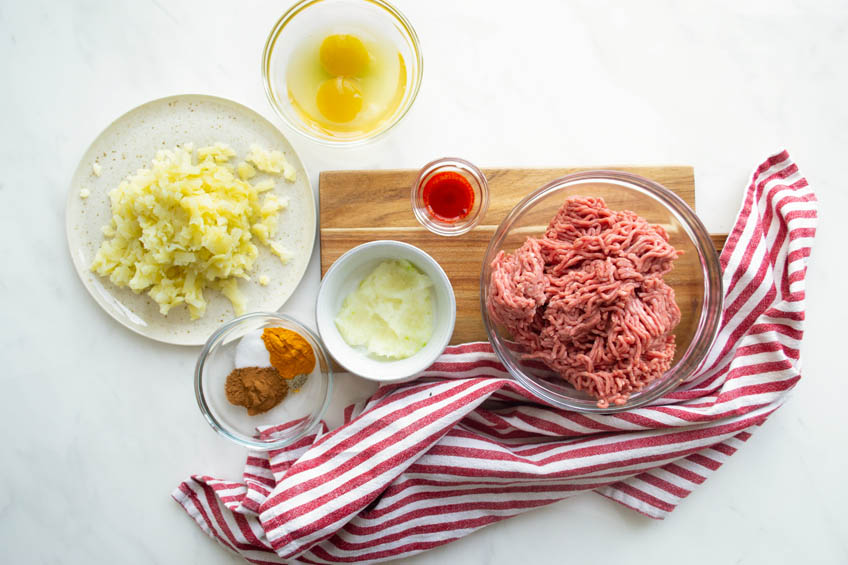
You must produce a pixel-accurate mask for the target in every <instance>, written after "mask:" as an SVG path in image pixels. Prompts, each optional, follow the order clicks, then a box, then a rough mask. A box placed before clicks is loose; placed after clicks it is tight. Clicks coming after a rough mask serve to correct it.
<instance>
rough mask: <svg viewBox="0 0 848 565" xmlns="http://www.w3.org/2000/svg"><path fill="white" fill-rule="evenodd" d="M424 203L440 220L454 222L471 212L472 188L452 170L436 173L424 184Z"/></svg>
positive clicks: (472, 204)
mask: <svg viewBox="0 0 848 565" xmlns="http://www.w3.org/2000/svg"><path fill="white" fill-rule="evenodd" d="M423 198H424V205H425V206H426V207H427V210H428V211H429V212H430V214H431V215H432V216H433V217H434V218H436V219H437V220H440V221H442V222H449V223H452V222H456V221H459V220H461V219H463V218H464V217H466V216H467V215H468V214H470V213H471V209H472V208H473V207H474V188H473V187H472V186H471V183H470V182H468V179H466V178H465V177H464V176H462V175H461V174H459V173H456V172H453V171H445V172H442V173H436V174H435V175H433V176H432V177H430V178H429V179H428V180H427V183H426V184H425V185H424V192H423Z"/></svg>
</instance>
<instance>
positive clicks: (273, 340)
mask: <svg viewBox="0 0 848 565" xmlns="http://www.w3.org/2000/svg"><path fill="white" fill-rule="evenodd" d="M262 341H263V343H265V349H267V350H268V353H270V354H271V365H273V366H274V368H275V369H277V371H278V372H279V373H280V375H281V376H282V377H283V378H284V379H293V378H294V377H295V376H297V375H302V374H309V373H311V372H312V370H313V369H314V368H315V352H314V351H312V346H310V345H309V342H307V341H306V340H305V339H304V338H303V336H302V335H300V334H299V333H297V332H293V331H291V330H287V329H285V328H265V329H264V330H263V331H262Z"/></svg>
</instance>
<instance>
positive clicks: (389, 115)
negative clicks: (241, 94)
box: [262, 0, 423, 146]
mask: <svg viewBox="0 0 848 565" xmlns="http://www.w3.org/2000/svg"><path fill="white" fill-rule="evenodd" d="M422 72H423V59H422V56H421V47H420V45H419V41H418V36H417V35H416V33H415V30H414V29H413V28H412V25H411V24H410V23H409V21H408V20H407V19H406V17H404V15H403V14H401V13H400V12H399V11H398V10H397V9H396V8H395V7H394V6H392V5H391V4H389V3H387V2H384V1H383V0H302V1H301V2H298V3H297V4H295V5H294V6H292V7H291V8H290V9H289V10H288V11H287V12H286V13H285V14H283V16H282V17H281V18H280V19H279V21H278V22H277V23H276V25H275V26H274V28H273V29H272V30H271V33H270V35H269V36H268V40H267V42H266V43H265V50H264V53H263V57H262V76H263V79H264V83H265V92H266V94H267V96H268V100H269V101H270V103H271V106H272V107H273V108H274V110H275V111H276V112H277V114H279V116H280V117H281V118H282V119H283V120H284V121H285V122H286V123H287V124H288V125H289V126H290V127H292V128H293V129H295V130H296V131H298V132H300V133H302V134H304V135H306V136H307V137H308V138H310V139H312V140H314V141H318V142H321V143H324V144H328V145H346V146H349V145H356V144H360V143H365V142H367V141H370V140H373V139H374V138H376V137H378V136H379V135H381V134H383V133H385V132H386V131H388V130H389V129H390V128H391V127H392V126H394V125H395V124H396V123H397V122H398V121H400V119H401V118H402V117H403V116H404V115H405V114H406V113H407V112H408V111H409V109H410V107H411V106H412V103H413V101H414V100H415V97H416V96H417V94H418V89H419V87H420V86H421V78H422Z"/></svg>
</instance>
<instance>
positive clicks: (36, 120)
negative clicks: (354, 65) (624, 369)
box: [0, 0, 848, 564]
mask: <svg viewBox="0 0 848 565" xmlns="http://www.w3.org/2000/svg"><path fill="white" fill-rule="evenodd" d="M398 3H399V4H400V8H401V9H402V10H403V11H404V12H405V13H406V14H407V15H408V17H409V18H410V19H411V20H412V22H414V25H415V26H416V28H417V30H418V32H419V34H420V36H421V39H422V42H423V49H424V54H425V78H424V85H423V88H422V90H421V93H420V96H419V99H418V101H417V103H416V105H415V107H414V108H413V110H412V112H411V114H410V115H409V116H408V117H407V119H406V120H405V121H404V122H403V123H402V124H401V125H400V126H399V127H398V128H397V129H396V130H395V131H394V132H393V133H392V134H391V135H390V136H388V137H387V138H385V139H384V140H383V141H382V142H380V143H379V144H376V145H372V146H368V147H365V148H363V149H359V150H355V151H340V150H331V149H326V148H322V147H318V146H316V145H313V144H311V143H310V142H308V141H306V140H304V139H301V138H299V137H297V136H295V135H294V134H291V135H290V137H291V139H292V142H293V143H294V144H295V145H296V147H297V148H298V149H299V151H300V152H301V155H302V157H303V159H304V161H305V162H306V164H307V167H308V168H309V170H310V172H311V174H312V175H313V180H314V179H316V178H317V173H318V171H320V170H323V169H328V168H367V167H416V166H419V165H421V164H423V163H424V162H426V161H427V160H429V159H431V158H434V157H439V156H442V155H446V154H457V155H461V156H463V157H467V158H469V159H470V160H472V161H474V162H476V163H478V164H480V165H498V166H502V165H503V166H506V165H524V166H533V165H552V166H553V165H601V164H625V163H633V164H650V163H654V164H655V163H677V164H691V165H694V166H695V171H696V179H697V198H698V212H699V213H700V215H701V216H702V218H703V219H704V220H705V222H706V224H707V226H708V227H709V228H710V229H711V230H714V231H722V230H727V229H728V228H729V227H730V225H731V222H732V220H733V216H734V213H735V211H736V208H737V205H738V202H739V200H740V196H741V191H742V187H743V185H744V184H745V180H746V178H747V177H748V174H749V172H750V170H751V168H752V167H754V166H755V165H756V164H757V163H759V162H760V161H761V160H762V159H763V158H764V157H766V156H767V155H768V154H769V153H770V152H772V151H775V150H778V149H780V148H782V147H786V148H788V149H789V151H790V152H791V154H792V156H793V157H794V158H795V160H796V161H797V162H798V164H799V165H800V167H801V169H802V171H803V172H804V173H805V174H806V175H807V177H808V179H809V180H810V182H811V183H812V184H813V186H814V187H815V188H816V190H817V192H818V195H819V198H820V200H821V202H822V214H821V217H822V218H821V225H820V230H819V236H818V242H817V246H816V249H815V252H814V257H813V263H812V267H811V270H810V273H809V285H808V289H809V302H808V317H807V323H808V326H807V335H806V337H805V341H804V348H803V355H804V373H805V375H804V379H803V380H802V381H801V382H800V384H799V385H798V387H797V389H796V390H795V392H794V393H793V394H792V397H791V398H790V400H789V401H788V403H787V404H786V406H784V407H783V408H782V409H781V410H780V411H778V412H777V413H776V414H775V415H774V416H773V417H772V418H771V419H770V420H769V421H768V422H767V423H766V425H765V426H764V427H763V428H762V429H760V430H758V431H757V432H756V433H755V434H754V436H753V437H752V439H751V440H750V441H749V442H748V445H746V446H745V447H744V449H742V450H741V451H740V452H739V453H738V454H736V455H735V456H734V457H732V458H731V459H730V461H729V462H728V463H727V464H726V465H725V467H724V468H722V469H721V470H720V471H719V472H718V473H717V474H716V475H715V476H714V477H712V478H710V479H709V480H708V481H707V482H706V483H705V484H704V485H703V486H702V487H701V488H700V489H699V490H698V491H696V492H695V493H694V494H692V495H691V496H690V497H689V499H687V500H686V501H684V503H683V504H682V505H681V507H680V508H679V509H678V510H677V511H676V512H675V513H674V514H673V515H672V517H670V518H669V519H667V520H665V521H663V522H655V521H651V520H649V519H647V518H643V517H641V516H638V515H636V514H634V513H632V512H631V511H628V510H625V509H623V508H621V507H619V506H618V505H616V504H615V503H612V502H609V501H607V500H605V499H602V498H600V497H597V496H593V495H584V496H581V497H578V498H576V499H572V500H569V501H566V502H562V503H559V504H555V505H552V506H549V507H546V508H544V509H541V510H536V511H534V512H531V513H529V514H526V515H524V516H521V517H518V518H515V519H511V520H508V521H506V522H502V523H500V524H497V525H494V526H490V527H489V528H486V529H484V530H482V531H480V532H477V533H475V534H473V535H471V536H470V537H468V538H465V539H463V540H461V541H459V542H456V543H453V544H450V545H448V546H445V547H442V548H440V549H437V550H434V551H432V552H429V553H425V554H422V555H419V556H417V557H415V558H413V559H410V560H409V561H408V562H409V563H415V564H429V563H442V562H463V563H469V564H475V563H477V564H482V563H495V564H498V563H500V564H511V563H515V562H516V561H522V562H552V561H554V560H556V561H557V562H564V561H566V560H568V561H574V562H585V561H587V560H591V561H592V562H599V561H600V562H607V561H608V562H613V561H617V560H618V561H620V560H626V561H628V562H633V563H638V562H649V561H650V562H651V563H676V562H679V556H680V555H683V554H686V556H687V557H686V562H689V563H765V562H775V563H791V562H810V563H845V562H848V541H846V540H848V512H846V508H848V490H846V488H845V472H846V469H848V455H846V449H845V445H846V438H845V434H846V429H848V426H846V424H848V422H846V416H845V414H846V410H845V409H844V407H842V406H839V402H840V401H841V400H843V399H845V398H846V397H848V384H846V383H848V380H846V378H845V376H846V370H845V364H844V362H843V359H844V357H843V355H842V351H843V350H844V347H845V346H844V335H845V332H844V319H845V315H846V308H845V302H844V298H843V296H844V289H845V280H846V278H848V269H846V266H845V259H844V258H845V252H844V249H843V245H844V240H845V235H844V232H842V231H841V230H842V229H843V228H844V226H845V221H844V219H840V216H839V214H840V213H844V211H845V210H846V206H848V198H847V197H846V194H848V191H846V187H845V177H846V175H845V164H844V163H845V160H846V151H848V105H847V104H846V92H848V77H846V66H845V54H846V53H848V33H847V32H846V30H848V5H846V3H845V2H844V1H843V2H838V1H820V2H806V3H801V2H798V1H791V2H790V1H784V0H772V1H768V2H766V1H754V2H736V1H731V0H725V1H722V2H714V3H709V4H707V3H699V4H697V5H696V4H695V3H679V2H672V1H670V0H668V1H659V0H649V1H647V2H639V3H636V2H624V1H621V2H594V1H583V2H576V1H575V2H561V3H560V2H553V1H551V2H543V1H541V0H525V1H523V2H487V1H485V0H476V1H473V2H472V1H469V0H463V1H461V2H457V1H453V0H450V1H449V0H439V1H434V2H420V1H419V2H416V1H414V0H404V1H399V2H398ZM286 4H287V2H286V1H285V0H283V1H282V2H280V1H276V2H275V1H270V0H261V1H260V0H256V1H251V2H224V1H215V2H204V1H201V0H195V1H172V2H166V1H164V0H152V1H151V2H139V1H131V0H121V1H106V0H102V1H100V2H95V1H76V2H50V1H46V0H26V1H25V0H3V1H2V2H0V77H2V78H0V81H2V82H0V116H2V120H0V124H1V125H0V131H2V134H0V171H2V174H0V257H2V268H0V273H2V276H0V319H2V324H0V351H2V353H0V359H2V360H3V364H2V370H0V446H2V450H3V456H2V463H0V548H2V549H0V554H2V556H3V557H2V558H0V561H3V562H8V563H59V562H61V563H184V564H200V563H203V564H210V563H238V562H239V560H238V559H237V558H236V557H234V556H232V555H230V554H229V553H227V552H226V551H225V550H224V549H222V548H221V547H220V546H218V545H217V544H216V543H215V542H213V541H211V540H209V539H207V538H206V536H205V535H203V534H202V533H201V532H200V530H199V529H198V528H197V527H196V526H195V525H194V524H193V523H192V521H191V520H190V519H189V518H187V517H186V516H185V515H184V514H183V512H182V510H181V509H180V508H179V507H178V506H177V505H176V504H175V503H174V502H172V501H171V499H170V498H169V493H170V491H171V489H172V488H174V486H175V485H176V484H177V483H178V482H179V481H180V480H181V479H183V478H185V477H187V476H188V475H189V474H190V473H193V472H205V473H209V474H212V475H216V476H222V477H237V476H238V475H239V471H240V467H241V464H242V459H243V455H244V453H243V451H242V450H241V449H238V448H236V447H234V446H232V445H230V444H228V443H227V442H226V440H224V439H221V438H219V437H217V436H216V435H215V434H214V433H213V432H212V431H211V430H210V429H209V427H208V426H207V425H206V423H205V422H204V421H203V419H202V418H201V417H200V415H199V413H198V410H197V407H196V405H195V402H194V396H193V392H192V367H193V364H194V360H195V356H196V355H197V349H195V348H181V347H170V346H165V345H160V344H156V343H153V342H150V341H147V340H145V339H142V338H140V337H138V336H136V335H135V334H132V333H130V332H129V331H127V330H125V329H124V328H122V327H121V326H119V325H118V324H116V323H115V322H113V321H112V320H111V319H110V318H109V317H108V316H106V315H105V314H104V313H103V312H101V311H100V310H99V309H98V308H97V306H96V305H95V303H94V302H93V301H92V300H91V298H89V296H88V295H87V294H86V293H85V291H84V289H83V287H82V285H81V284H80V282H79V281H78V280H77V278H76V275H75V274H74V272H73V270H72V267H71V262H70V260H69V258H68V253H67V249H66V244H65V237H64V200H65V193H66V190H67V188H68V187H67V182H68V181H69V178H70V176H71V173H72V171H73V169H74V167H75V166H76V163H77V160H78V159H79V158H80V156H81V155H82V152H83V151H84V149H85V147H86V146H87V145H88V143H89V142H90V141H91V140H92V139H93V138H94V136H96V135H97V133H98V132H99V131H100V130H101V129H102V128H103V127H105V126H106V125H107V124H108V123H109V122H110V121H111V120H112V119H113V118H115V117H116V116H118V115H119V114H121V113H123V112H124V111H126V110H128V109H130V108H132V107H134V106H136V105H137V104H140V103H142V102H144V101H147V100H150V99H153V98H158V97H161V96H164V95H168V94H175V93H184V92H201V93H209V94H215V95H219V96H224V97H228V98H232V99H234V100H237V101H240V102H242V103H244V104H247V105H248V106H251V107H252V108H255V109H256V110H258V111H260V112H261V113H263V114H265V115H269V116H270V114H271V112H270V109H269V107H268V105H267V103H266V101H265V97H264V93H263V91H262V85H261V78H260V73H259V57H260V53H261V49H262V46H263V44H264V41H265V36H266V34H267V32H268V30H269V29H270V27H271V25H272V24H273V22H274V21H275V20H276V18H277V17H278V15H279V14H280V13H281V11H282V10H283V9H284V8H285V6H286ZM288 133H290V132H287V134H288ZM317 283H318V272H317V266H316V262H315V259H314V257H313V262H312V264H311V266H310V270H309V271H308V273H307V277H306V279H305V283H304V284H303V285H302V286H301V287H300V288H299V289H298V291H297V292H296V293H295V295H294V296H293V297H292V299H291V301H290V302H289V304H288V305H287V306H286V307H285V311H286V312H289V313H292V314H294V315H296V316H298V317H300V318H302V319H304V320H306V321H308V322H309V323H313V320H312V303H313V300H314V297H315V288H316V285H317ZM343 384H344V385H345V386H344V387H342V388H343V389H344V391H343V394H342V395H341V396H344V397H346V398H347V397H352V396H354V395H356V394H365V393H367V386H364V385H363V383H362V382H361V381H358V380H355V379H352V378H350V379H345V380H344V383H343ZM343 401H344V398H341V397H340V398H338V399H337V402H336V404H337V405H341V404H342V403H343Z"/></svg>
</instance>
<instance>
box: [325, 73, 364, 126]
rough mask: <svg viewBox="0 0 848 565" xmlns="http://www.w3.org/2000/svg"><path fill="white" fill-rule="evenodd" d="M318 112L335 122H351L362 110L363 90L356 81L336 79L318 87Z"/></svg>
mask: <svg viewBox="0 0 848 565" xmlns="http://www.w3.org/2000/svg"><path fill="white" fill-rule="evenodd" d="M317 102H318V110H320V111H321V113H322V114H324V117H326V118H327V119H329V120H332V121H334V122H349V121H351V120H352V119H354V118H355V117H356V115H357V114H359V111H360V110H362V90H361V89H360V88H359V84H358V83H357V81H356V79H352V78H345V77H335V78H331V79H328V80H325V81H324V82H323V83H321V86H319V87H318V99H317Z"/></svg>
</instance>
